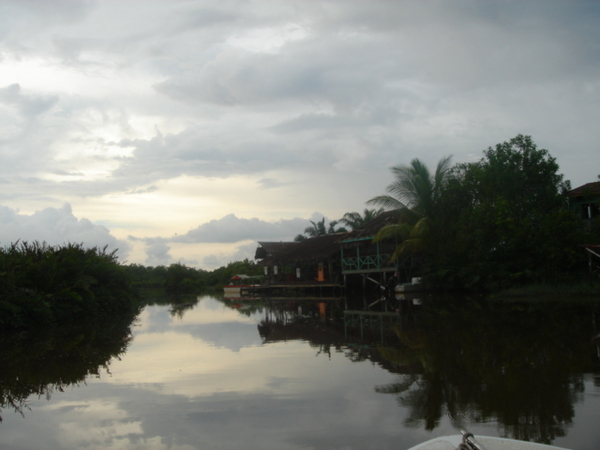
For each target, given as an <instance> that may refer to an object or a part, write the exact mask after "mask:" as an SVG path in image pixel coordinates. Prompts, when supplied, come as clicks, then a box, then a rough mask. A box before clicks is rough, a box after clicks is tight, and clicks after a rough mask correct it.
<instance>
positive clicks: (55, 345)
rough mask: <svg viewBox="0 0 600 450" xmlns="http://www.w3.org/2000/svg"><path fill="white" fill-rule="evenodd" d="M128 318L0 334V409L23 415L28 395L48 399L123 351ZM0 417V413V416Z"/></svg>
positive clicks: (128, 330)
mask: <svg viewBox="0 0 600 450" xmlns="http://www.w3.org/2000/svg"><path fill="white" fill-rule="evenodd" d="M133 320H134V317H126V318H115V319H114V320H113V321H111V322H110V323H96V324H85V326H80V327H74V328H71V329H69V330H65V329H63V328H55V329H49V330H44V331H38V332H27V333H19V334H17V335H13V336H3V337H2V338H1V339H0V367H2V370H0V409H7V408H12V409H14V410H15V411H16V412H18V413H20V414H23V413H24V410H26V409H27V399H28V398H29V397H31V396H33V395H35V396H38V397H45V398H46V399H47V400H50V398H51V396H52V394H53V393H54V392H64V390H65V389H66V388H67V387H68V386H73V385H74V386H77V385H79V384H80V383H84V382H85V380H86V379H87V378H88V377H90V376H97V375H99V372H100V370H105V371H109V365H110V362H111V361H112V360H113V359H114V358H119V357H120V356H122V355H124V354H125V351H126V349H127V347H128V345H129V344H130V342H131V339H132V335H131V325H132V322H133ZM0 419H1V416H0Z"/></svg>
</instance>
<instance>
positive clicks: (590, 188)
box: [568, 181, 600, 197]
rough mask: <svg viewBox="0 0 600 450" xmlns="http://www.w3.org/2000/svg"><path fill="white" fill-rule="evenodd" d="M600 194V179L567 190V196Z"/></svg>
mask: <svg viewBox="0 0 600 450" xmlns="http://www.w3.org/2000/svg"><path fill="white" fill-rule="evenodd" d="M595 194H600V181H596V182H593V183H586V184H584V185H583V186H579V187H577V188H575V189H572V190H570V191H569V192H568V196H569V197H580V196H584V195H595Z"/></svg>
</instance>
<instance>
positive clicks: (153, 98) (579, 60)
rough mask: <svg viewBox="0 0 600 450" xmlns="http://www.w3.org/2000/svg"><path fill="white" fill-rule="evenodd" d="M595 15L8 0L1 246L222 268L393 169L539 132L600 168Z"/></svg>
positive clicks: (0, 31) (490, 6)
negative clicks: (75, 245) (101, 251)
mask: <svg viewBox="0 0 600 450" xmlns="http://www.w3.org/2000/svg"><path fill="white" fill-rule="evenodd" d="M599 19H600V2H598V1H597V0H591V1H577V0H568V1H567V0H531V1H526V0H525V1H509V0H506V1H503V0H487V1H484V0H482V1H476V0H452V1H449V0H446V1H441V0H440V1H429V0H413V1H402V0H395V1H392V0H388V1H379V0H368V1H367V0H360V1H359V0H356V1H355V0H337V1H325V0H319V1H317V0H285V1H282V0H273V1H268V0H260V1H251V0H219V1H209V0H201V1H177V0H164V1H149V0H144V1H142V0H138V1H134V0H118V1H116V0H115V1H76V0H60V1H59V0H52V1H47V0H38V1H24V0H0V158H1V160H0V245H2V246H6V245H8V244H10V242H13V241H15V240H17V239H22V240H27V241H32V240H39V241H46V242H47V243H50V244H53V245H55V244H61V243H64V242H83V243H85V244H86V245H90V246H93V245H99V246H104V245H108V246H109V248H111V249H113V248H118V249H119V250H118V255H119V257H120V260H121V261H122V262H129V263H140V264H146V265H158V264H170V263H173V262H182V263H185V264H188V265H192V266H196V267H200V268H204V269H209V270H211V269H214V268H216V267H219V266H221V265H225V264H227V263H228V262H230V261H232V260H238V259H242V258H245V257H249V258H252V257H253V256H254V250H255V249H256V245H257V244H256V241H257V240H291V239H293V237H294V236H295V235H297V234H298V233H301V232H302V231H303V230H304V228H305V227H306V226H307V225H308V220H309V219H312V220H316V219H319V218H320V217H326V218H327V219H328V220H333V219H339V218H340V217H341V216H343V214H344V213H345V212H349V211H359V212H360V211H363V209H364V208H365V202H366V201H367V200H369V199H370V198H372V197H374V196H376V195H380V194H383V193H385V187H386V186H387V185H388V184H389V183H390V182H391V181H392V176H391V173H390V170H389V168H390V167H391V166H393V165H398V164H408V163H409V162H410V161H411V159H413V158H415V157H418V158H420V159H422V160H423V161H424V162H425V163H427V164H428V165H429V166H430V167H432V168H433V167H434V166H435V164H436V163H437V161H438V160H439V159H440V158H442V157H443V156H445V155H453V160H452V161H453V162H454V163H458V162H468V161H475V160H477V159H479V158H481V156H482V151H483V150H485V149H486V148H487V147H489V146H494V145H495V144H497V143H499V142H503V141H507V140H509V139H511V138H512V137H514V136H516V135H517V134H527V135H531V136H532V138H533V140H534V141H535V142H536V144H537V145H538V147H541V148H546V149H548V151H549V152H550V153H551V155H553V156H554V157H556V158H557V161H558V163H559V165H560V167H561V172H562V173H563V174H564V175H565V178H566V179H569V180H571V182H572V185H573V187H576V186H578V185H581V184H584V183H587V182H591V181H596V180H597V175H598V174H599V173H600V149H599V147H600V126H599V124H598V119H599V117H600V20H599Z"/></svg>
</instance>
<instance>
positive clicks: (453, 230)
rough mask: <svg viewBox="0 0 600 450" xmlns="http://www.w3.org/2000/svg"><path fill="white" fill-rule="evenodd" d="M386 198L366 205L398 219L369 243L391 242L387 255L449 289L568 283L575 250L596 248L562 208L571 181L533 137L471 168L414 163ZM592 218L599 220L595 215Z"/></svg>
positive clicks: (591, 235)
mask: <svg viewBox="0 0 600 450" xmlns="http://www.w3.org/2000/svg"><path fill="white" fill-rule="evenodd" d="M392 173H393V175H394V181H393V183H391V184H390V185H389V186H388V187H387V194H385V195H381V196H377V197H375V198H373V199H371V200H369V201H368V202H367V203H368V204H370V205H376V206H381V207H383V208H385V209H387V210H389V209H394V210H398V211H399V212H400V220H399V221H398V223H395V224H392V225H388V226H386V227H384V228H382V229H381V230H380V231H379V233H378V234H377V236H376V237H375V240H376V241H377V240H385V239H395V240H396V241H397V242H398V243H399V245H398V246H397V248H396V251H395V252H394V254H393V256H392V258H393V259H394V260H395V261H396V262H399V261H401V260H403V259H407V258H413V259H414V258H417V259H418V261H419V266H420V270H421V275H422V276H423V277H424V279H425V280H426V281H428V282H429V283H431V284H432V285H435V286H438V287H442V286H443V287H446V288H463V289H464V288H467V289H474V290H498V289H505V288H509V287H513V286H516V285H522V284H530V283H550V282H555V281H561V280H562V281H568V280H573V279H574V278H577V277H578V276H580V274H581V272H582V271H581V268H582V261H583V258H584V255H583V252H582V251H581V249H580V248H578V244H582V243H587V244H598V243H600V226H599V225H600V223H599V222H598V220H596V222H595V224H594V226H592V227H590V228H588V229H586V228H584V227H582V226H581V223H580V220H579V218H578V217H577V215H576V214H575V212H574V211H572V210H571V209H570V207H569V201H568V195H567V193H568V191H569V190H570V189H571V186H570V183H569V181H567V180H565V179H564V176H563V175H562V174H561V173H559V165H558V163H557V162H556V158H554V157H552V156H551V155H550V153H549V152H548V151H547V150H545V149H539V148H537V146H536V144H535V143H534V142H533V140H532V139H531V137H530V136H524V135H518V136H516V137H515V138H513V139H511V140H509V141H506V142H503V143H500V144H497V145H496V146H495V147H489V148H488V149H487V150H485V151H484V152H483V157H482V158H481V159H480V160H478V161H476V162H471V163H459V164H456V165H454V166H452V165H451V158H450V157H444V158H442V159H441V160H440V161H439V163H438V164H437V167H436V169H435V171H434V172H431V171H430V170H429V169H428V168H427V166H426V165H425V164H423V163H422V162H421V161H420V160H419V159H413V160H412V161H411V162H410V164H409V165H398V166H395V167H393V168H392ZM597 219H598V218H597Z"/></svg>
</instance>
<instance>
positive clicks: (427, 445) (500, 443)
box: [408, 435, 569, 450]
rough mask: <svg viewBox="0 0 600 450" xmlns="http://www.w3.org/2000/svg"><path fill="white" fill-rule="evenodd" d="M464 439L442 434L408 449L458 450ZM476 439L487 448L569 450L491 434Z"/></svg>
mask: <svg viewBox="0 0 600 450" xmlns="http://www.w3.org/2000/svg"><path fill="white" fill-rule="evenodd" d="M462 439H463V437H462V436H461V435H455V436H442V437H438V438H435V439H431V440H429V441H426V442H423V443H421V444H418V445H416V446H414V447H411V448H409V449H408V450H456V449H457V448H458V446H459V444H460V443H462ZM475 441H476V442H477V443H478V444H481V445H482V446H483V448H484V449H485V450H569V449H565V448H563V447H555V446H553V445H545V444H538V443H535V442H526V441H517V440H515V439H506V438H498V437H490V436H475Z"/></svg>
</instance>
